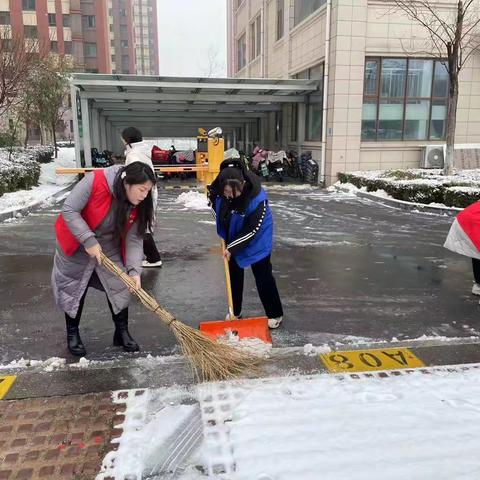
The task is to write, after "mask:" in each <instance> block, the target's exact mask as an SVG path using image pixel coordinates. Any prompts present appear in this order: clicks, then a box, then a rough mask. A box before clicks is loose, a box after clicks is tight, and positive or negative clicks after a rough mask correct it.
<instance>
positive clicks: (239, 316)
mask: <svg viewBox="0 0 480 480" xmlns="http://www.w3.org/2000/svg"><path fill="white" fill-rule="evenodd" d="M241 319H242V313H241V312H240V314H239V315H237V316H236V317H233V318H230V314H229V313H227V315H226V316H225V320H241Z"/></svg>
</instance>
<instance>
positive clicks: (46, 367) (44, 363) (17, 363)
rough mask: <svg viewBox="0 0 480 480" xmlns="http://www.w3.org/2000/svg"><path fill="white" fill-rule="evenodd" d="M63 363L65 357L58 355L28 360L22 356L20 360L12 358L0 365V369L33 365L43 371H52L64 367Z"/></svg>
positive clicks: (64, 362)
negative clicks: (44, 358)
mask: <svg viewBox="0 0 480 480" xmlns="http://www.w3.org/2000/svg"><path fill="white" fill-rule="evenodd" d="M65 364H66V360H65V358H59V357H50V358H47V359H46V360H30V359H25V358H23V357H22V358H21V359H20V360H13V361H11V362H10V363H8V364H6V365H0V370H7V369H21V368H28V367H35V368H39V369H41V370H43V371H44V372H52V371H53V370H57V369H59V368H61V367H64V366H65Z"/></svg>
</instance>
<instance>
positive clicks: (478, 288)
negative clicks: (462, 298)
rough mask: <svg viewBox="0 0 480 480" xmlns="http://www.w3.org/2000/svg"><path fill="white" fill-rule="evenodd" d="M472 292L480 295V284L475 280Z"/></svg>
mask: <svg viewBox="0 0 480 480" xmlns="http://www.w3.org/2000/svg"><path fill="white" fill-rule="evenodd" d="M472 293H473V294H474V295H480V284H478V283H476V282H474V283H473V287H472Z"/></svg>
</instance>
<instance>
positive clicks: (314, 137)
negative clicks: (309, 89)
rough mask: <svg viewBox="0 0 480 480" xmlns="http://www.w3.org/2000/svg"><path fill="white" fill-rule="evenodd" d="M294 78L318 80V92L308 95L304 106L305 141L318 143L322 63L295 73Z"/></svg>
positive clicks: (321, 104) (320, 122)
mask: <svg viewBox="0 0 480 480" xmlns="http://www.w3.org/2000/svg"><path fill="white" fill-rule="evenodd" d="M294 78H298V79H312V80H320V82H319V87H318V90H317V91H316V92H315V93H311V94H310V95H308V97H307V102H306V104H305V140H306V141H307V142H319V141H320V140H321V139H322V119H323V63H321V64H319V65H315V66H314V67H311V68H308V69H307V70H303V71H301V72H299V73H297V74H296V75H294Z"/></svg>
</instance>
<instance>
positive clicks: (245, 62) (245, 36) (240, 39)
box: [235, 30, 247, 73]
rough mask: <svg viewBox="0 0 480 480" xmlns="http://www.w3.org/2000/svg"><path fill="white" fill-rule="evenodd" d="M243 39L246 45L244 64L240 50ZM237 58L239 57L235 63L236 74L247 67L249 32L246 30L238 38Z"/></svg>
mask: <svg viewBox="0 0 480 480" xmlns="http://www.w3.org/2000/svg"><path fill="white" fill-rule="evenodd" d="M242 39H243V44H244V48H243V56H242V58H243V63H242V64H240V55H239V53H240V49H239V45H240V42H241V41H242ZM236 47H237V48H236V57H237V59H236V60H237V61H236V62H235V63H236V65H235V67H236V73H238V72H239V71H240V70H243V69H244V68H245V67H246V66H247V32H246V31H245V30H244V31H243V32H242V34H241V35H240V36H239V37H238V38H237V40H236Z"/></svg>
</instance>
